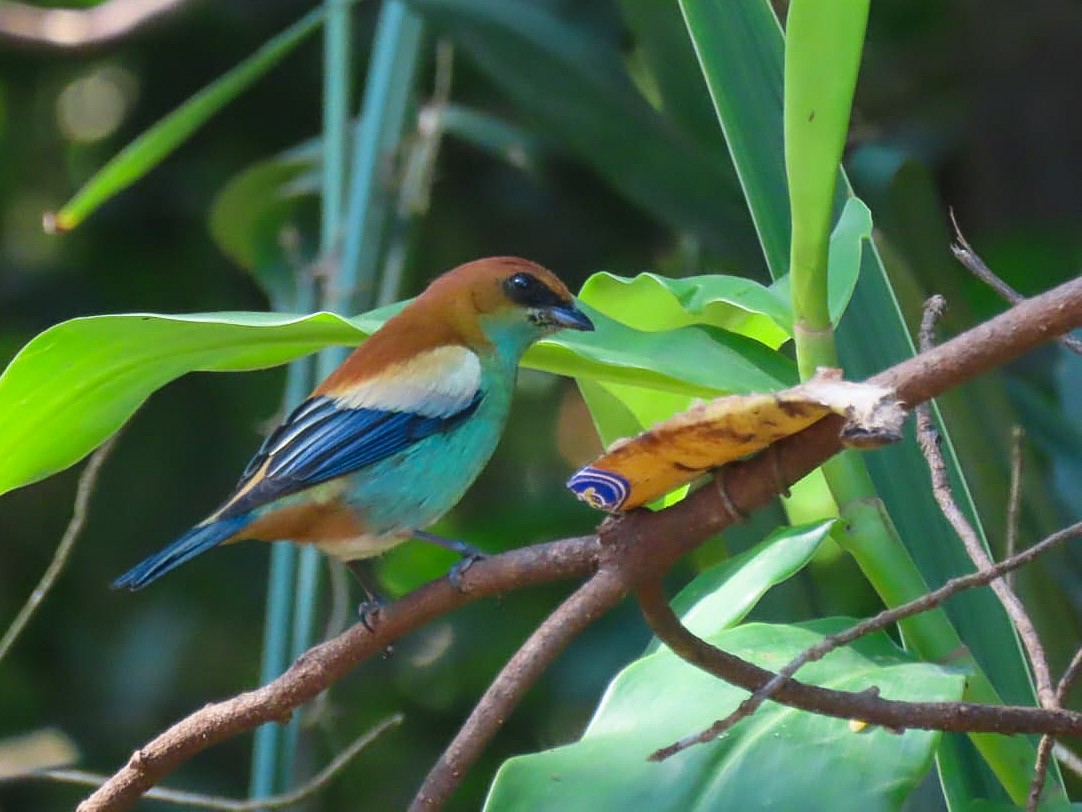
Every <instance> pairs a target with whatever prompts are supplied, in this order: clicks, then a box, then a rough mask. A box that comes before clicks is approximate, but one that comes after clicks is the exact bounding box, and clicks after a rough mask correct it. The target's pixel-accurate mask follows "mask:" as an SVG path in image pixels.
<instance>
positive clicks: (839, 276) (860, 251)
mask: <svg viewBox="0 0 1082 812" xmlns="http://www.w3.org/2000/svg"><path fill="white" fill-rule="evenodd" d="M871 239H872V213H871V211H869V209H868V207H867V206H866V205H864V202H863V201H862V200H860V198H856V197H851V198H849V199H848V200H846V201H845V207H844V208H843V209H842V214H841V217H839V218H838V222H837V223H835V224H834V230H833V231H832V232H831V234H830V256H829V259H828V263H827V267H828V269H829V270H828V272H827V299H828V302H827V304H828V307H829V308H830V322H831V324H833V325H834V326H835V327H836V326H837V325H838V323H839V322H840V321H841V320H842V316H843V315H844V314H845V309H846V307H848V306H849V301H850V299H852V297H853V291H854V290H856V287H857V281H858V280H859V279H860V264H861V259H862V258H863V256H864V246H865V243H870V242H871ZM790 280H791V277H790V275H789V274H785V276H783V277H781V278H780V279H778V281H777V282H775V283H774V284H773V285H771V286H770V290H771V292H772V293H773V294H774V295H775V296H778V297H779V298H782V299H784V300H785V301H786V303H788V302H789V301H790V299H791V295H790V292H789V282H790ZM789 313H790V316H789V323H790V325H791V324H792V310H791V309H790V310H789Z"/></svg>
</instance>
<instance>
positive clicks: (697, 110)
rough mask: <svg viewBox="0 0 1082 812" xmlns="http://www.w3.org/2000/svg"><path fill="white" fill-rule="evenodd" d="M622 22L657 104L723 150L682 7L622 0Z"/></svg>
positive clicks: (679, 121)
mask: <svg viewBox="0 0 1082 812" xmlns="http://www.w3.org/2000/svg"><path fill="white" fill-rule="evenodd" d="M620 11H621V13H622V14H623V17H624V22H625V23H626V24H627V26H628V28H629V29H630V30H631V34H632V36H633V37H634V39H635V42H636V44H637V45H638V53H639V55H640V57H641V60H642V64H643V65H644V66H645V67H646V69H647V70H649V72H650V75H651V77H652V78H653V83H654V85H655V86H656V87H657V90H658V95H659V96H660V107H661V109H662V110H664V111H665V113H666V114H668V116H669V117H670V118H671V119H672V120H673V121H675V122H676V123H677V124H679V125H680V127H681V129H683V130H684V131H685V132H687V133H688V134H690V135H693V136H695V137H696V138H698V139H699V140H700V141H702V142H703V143H704V144H705V145H707V146H708V147H709V148H710V149H719V150H724V149H725V143H724V140H723V138H722V135H721V133H720V132H719V131H718V124H717V119H715V117H714V108H713V107H712V106H711V104H710V94H709V93H708V92H707V90H706V84H705V83H704V82H703V74H702V71H700V70H699V64H698V62H697V61H696V59H695V49H694V48H692V46H691V40H690V38H689V37H688V31H687V28H686V27H685V26H684V21H683V19H682V18H681V16H680V9H679V8H678V7H677V6H676V5H674V4H673V3H643V2H641V0H620Z"/></svg>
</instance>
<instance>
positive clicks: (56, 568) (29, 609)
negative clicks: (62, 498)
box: [0, 434, 118, 660]
mask: <svg viewBox="0 0 1082 812" xmlns="http://www.w3.org/2000/svg"><path fill="white" fill-rule="evenodd" d="M117 436H118V435H115V434H114V435H113V436H112V437H110V438H109V439H108V440H106V441H105V442H104V443H103V444H102V445H101V447H100V448H99V449H98V450H97V451H95V452H94V455H93V456H92V457H91V458H90V462H88V463H87V464H86V467H85V468H84V469H83V472H82V473H81V474H79V484H78V485H77V486H76V490H75V505H74V507H72V511H71V520H70V521H69V522H68V526H67V528H66V529H65V530H64V535H63V536H62V537H61V539H60V543H59V544H58V545H57V546H56V552H54V553H53V560H52V561H50V562H49V566H48V567H46V568H45V574H44V575H42V576H41V580H40V581H38V585H37V586H36V587H35V588H34V591H33V592H31V593H30V597H29V598H27V599H26V603H25V604H24V605H23V608H22V609H20V610H19V614H17V615H16V616H15V619H14V620H13V621H11V625H10V626H8V629H7V631H6V632H4V636H3V638H0V660H3V659H4V655H6V654H7V653H8V652H9V651H10V650H11V647H12V646H13V645H14V644H15V641H16V640H17V639H18V637H19V635H20V634H22V631H23V629H25V628H26V624H27V623H29V622H30V619H31V618H32V617H33V616H34V612H36V611H37V608H38V606H40V605H41V602H42V601H43V600H45V596H46V595H48V594H49V590H50V589H52V587H53V584H54V583H55V582H56V579H57V578H58V577H59V576H60V573H61V572H62V571H63V570H64V565H65V564H67V562H68V556H70V555H71V551H72V549H74V547H75V542H76V541H78V540H79V536H80V534H81V533H82V532H83V525H85V524H86V509H87V505H89V504H90V497H91V496H92V495H93V494H94V486H95V485H96V484H97V481H98V472H99V471H101V466H102V464H103V463H104V462H105V458H106V457H108V456H109V452H111V451H112V450H113V446H114V445H115V444H116V438H117Z"/></svg>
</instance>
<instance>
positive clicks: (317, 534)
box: [113, 257, 594, 603]
mask: <svg viewBox="0 0 1082 812" xmlns="http://www.w3.org/2000/svg"><path fill="white" fill-rule="evenodd" d="M561 329H571V330H583V331H589V330H593V329H594V325H593V323H592V322H591V321H590V319H589V317H588V316H587V315H586V314H585V313H584V312H583V311H582V310H581V309H580V307H579V306H578V304H577V303H576V300H575V299H574V297H573V296H572V295H571V293H570V292H569V291H568V289H567V287H566V285H564V284H563V282H561V281H560V279H559V278H558V277H557V276H556V275H555V274H554V273H553V272H552V271H550V270H548V269H546V268H544V267H542V266H541V265H538V264H536V263H534V262H531V261H529V260H526V259H521V258H518V257H489V258H485V259H478V260H475V261H473V262H468V263H466V264H463V265H459V266H458V267H456V268H454V269H452V270H450V271H448V272H447V273H445V274H443V275H442V276H439V277H437V278H436V279H434V280H433V281H432V282H431V283H430V284H429V285H428V287H427V288H426V289H425V290H424V291H423V292H422V293H421V294H420V295H419V296H418V297H417V298H415V299H413V300H412V301H411V302H409V303H408V304H407V305H406V306H405V307H404V308H403V309H402V310H401V311H400V312H399V313H398V314H396V315H395V316H393V317H391V318H390V319H389V320H388V321H387V322H385V323H384V325H383V326H382V327H381V328H380V329H379V330H377V331H376V332H375V333H373V334H372V335H371V337H369V338H368V340H366V341H365V342H364V343H362V344H361V345H360V346H359V347H358V348H357V349H356V350H354V351H353V352H352V353H351V354H350V355H349V356H348V357H347V358H346V359H345V360H344V361H343V362H342V364H341V365H340V366H339V367H338V368H337V369H336V370H335V371H334V372H332V373H331V374H330V375H329V376H328V377H327V378H326V380H324V381H323V382H322V383H321V384H320V385H319V386H318V387H316V389H315V390H314V391H313V392H312V393H311V395H309V396H308V398H307V399H305V400H304V401H303V402H302V403H301V404H300V405H298V406H297V407H296V408H295V409H294V410H293V411H292V412H291V413H290V414H289V415H288V417H286V419H285V420H284V421H283V422H282V423H281V424H280V425H278V426H277V427H276V428H275V429H274V430H273V431H272V432H271V433H270V434H269V435H268V436H267V437H266V439H265V440H264V441H263V444H262V445H261V446H260V448H259V449H258V451H257V452H256V453H255V456H253V457H252V459H251V461H250V462H249V463H248V465H247V467H246V468H245V469H244V472H243V473H242V474H241V477H240V481H239V482H238V483H237V485H236V487H235V488H234V490H233V492H232V493H231V494H230V495H229V497H228V498H227V499H226V500H225V502H224V503H223V504H222V505H221V507H219V508H218V509H217V510H215V511H214V512H213V513H211V514H210V515H209V516H208V517H207V518H206V519H204V520H203V521H201V522H200V523H199V524H197V525H195V527H193V528H191V529H190V530H189V531H188V532H186V533H184V534H183V535H181V536H180V537H179V538H177V539H176V540H175V541H173V542H172V543H171V544H169V545H167V546H166V547H164V548H162V549H161V550H159V551H158V552H156V553H154V554H153V555H151V556H150V557H149V558H146V559H145V560H143V561H141V562H140V563H139V564H137V565H136V566H134V567H132V568H131V569H130V570H129V571H128V572H126V573H124V574H123V575H121V576H120V577H119V578H117V579H116V581H114V582H113V587H114V588H116V589H129V590H137V589H141V588H143V587H145V586H147V585H148V584H150V583H151V582H153V581H156V580H157V579H158V578H160V577H161V576H163V575H165V574H166V573H168V572H170V571H171V570H173V569H175V568H176V567H179V566H180V565H181V564H184V563H185V562H187V561H190V560H191V559H192V558H195V557H196V556H197V555H200V554H201V553H204V552H206V551H207V550H210V549H211V548H213V547H217V546H218V545H220V544H228V543H232V542H237V541H245V540H258V541H267V542H271V541H291V542H293V543H295V544H298V545H305V544H312V545H315V546H316V547H318V548H319V549H320V550H321V551H323V552H324V553H326V554H328V555H330V556H334V557H336V558H338V559H340V560H342V561H343V562H345V563H346V564H347V565H349V566H350V568H351V569H353V570H354V572H355V573H357V575H358V576H359V577H360V579H361V584H362V586H363V587H364V588H365V591H366V593H367V594H368V596H369V598H370V599H375V602H376V603H379V602H381V599H379V598H378V592H377V590H376V588H375V586H374V583H373V581H372V580H371V577H370V574H368V575H366V573H367V568H365V567H358V566H357V564H358V563H359V562H363V561H364V560H365V559H369V558H372V557H374V556H377V555H379V554H380V553H382V552H384V551H385V550H388V549H390V548H391V547H393V546H395V545H397V544H400V543H402V542H405V541H407V540H409V539H411V538H418V539H422V540H426V541H429V542H433V543H436V544H440V545H442V546H445V547H449V548H451V549H453V550H455V551H456V552H458V553H460V554H461V555H463V559H462V560H461V561H460V562H459V565H456V569H454V570H452V573H451V574H452V581H453V582H454V583H455V584H456V586H457V585H458V581H457V576H458V575H460V574H461V572H462V571H464V570H463V569H461V568H459V566H460V565H462V566H464V567H468V566H469V565H470V564H471V563H472V562H473V561H474V560H476V559H477V558H478V557H483V554H481V553H480V551H478V550H476V549H475V548H473V547H471V546H470V545H468V544H466V543H464V542H461V541H456V540H453V539H444V538H442V537H440V536H436V535H433V534H431V533H429V532H427V530H426V528H428V527H429V526H430V525H432V524H433V523H435V522H436V521H437V520H439V519H440V518H441V517H442V516H443V515H444V514H446V513H447V512H448V511H449V510H451V508H453V507H454V506H455V504H457V503H458V501H459V500H460V499H461V498H462V496H463V495H464V494H465V492H466V490H467V489H468V488H469V487H470V485H471V484H472V483H473V481H474V480H475V479H476V478H477V476H478V475H479V474H480V473H481V471H482V469H483V468H484V467H485V465H486V464H487V463H488V460H489V458H490V457H491V456H492V453H493V451H495V449H496V444H497V443H498V441H499V439H500V435H501V434H502V433H503V429H504V426H505V425H506V422H507V418H508V414H509V412H510V407H511V399H512V394H513V390H514V386H515V378H516V374H517V369H518V363H519V360H520V359H521V357H522V355H523V353H524V352H525V351H526V350H527V348H529V347H530V345H532V344H533V343H534V342H535V341H537V340H539V339H541V338H544V337H545V336H548V335H551V334H552V333H554V332H556V331H557V330H561Z"/></svg>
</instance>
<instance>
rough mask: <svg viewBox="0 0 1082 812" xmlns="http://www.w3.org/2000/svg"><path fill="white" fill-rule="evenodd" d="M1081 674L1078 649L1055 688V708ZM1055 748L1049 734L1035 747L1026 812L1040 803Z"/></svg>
mask: <svg viewBox="0 0 1082 812" xmlns="http://www.w3.org/2000/svg"><path fill="white" fill-rule="evenodd" d="M1080 673H1082V648H1079V649H1078V650H1077V651H1075V653H1074V657H1072V658H1071V662H1070V663H1069V664H1068V665H1067V670H1066V671H1064V672H1063V676H1062V677H1060V680H1059V684H1058V685H1057V686H1056V696H1055V707H1057V708H1062V707H1063V705H1064V704H1065V703H1066V702H1067V697H1068V696H1069V695H1070V693H1071V688H1072V687H1074V683H1075V681H1076V680H1077V679H1078V676H1079V674H1080ZM1055 746H1056V737H1055V736H1052V735H1050V734H1047V733H1046V734H1045V735H1044V736H1041V741H1040V743H1039V744H1038V745H1037V763H1036V765H1035V766H1034V768H1033V780H1032V781H1031V782H1030V785H1029V793H1028V794H1027V796H1026V812H1036V810H1037V805H1038V804H1039V803H1040V801H1041V793H1042V792H1043V791H1044V782H1045V777H1046V776H1047V775H1048V765H1049V762H1050V761H1051V760H1052V753H1053V750H1054V748H1055Z"/></svg>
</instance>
